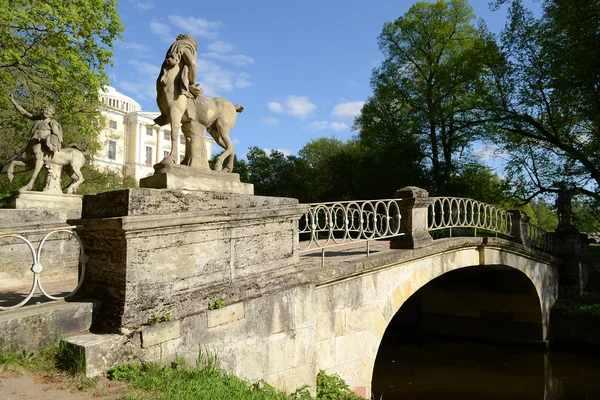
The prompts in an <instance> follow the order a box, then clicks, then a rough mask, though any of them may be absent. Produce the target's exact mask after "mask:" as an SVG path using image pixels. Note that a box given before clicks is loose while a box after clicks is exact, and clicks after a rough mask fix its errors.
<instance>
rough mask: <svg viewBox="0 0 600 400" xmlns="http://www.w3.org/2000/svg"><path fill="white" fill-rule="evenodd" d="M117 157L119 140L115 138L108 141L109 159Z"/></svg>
mask: <svg viewBox="0 0 600 400" xmlns="http://www.w3.org/2000/svg"><path fill="white" fill-rule="evenodd" d="M116 158H117V142H115V141H114V140H109V141H108V159H109V160H116Z"/></svg>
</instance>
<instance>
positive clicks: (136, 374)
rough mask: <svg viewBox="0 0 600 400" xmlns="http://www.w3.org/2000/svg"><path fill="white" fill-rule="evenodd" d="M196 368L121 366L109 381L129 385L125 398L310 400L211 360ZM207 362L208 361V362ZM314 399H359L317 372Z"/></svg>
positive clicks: (306, 395)
mask: <svg viewBox="0 0 600 400" xmlns="http://www.w3.org/2000/svg"><path fill="white" fill-rule="evenodd" d="M199 360H200V361H199V362H198V363H197V365H196V366H195V367H190V366H188V365H186V363H185V362H184V361H183V360H175V361H174V362H173V363H171V365H169V366H160V365H158V364H155V363H146V364H142V365H138V364H124V365H120V366H118V367H115V368H112V369H110V370H109V372H108V374H107V377H108V379H111V380H117V381H126V382H130V383H131V384H132V385H133V387H134V389H135V390H136V391H135V394H132V395H130V396H129V397H125V399H131V400H133V399H134V398H135V399H140V398H141V399H169V400H183V399H190V400H191V399H199V400H202V399H206V400H229V399H241V400H312V399H313V397H312V396H311V395H310V393H309V391H308V390H307V388H300V389H298V390H297V391H296V392H294V393H292V394H289V395H286V394H285V393H284V392H282V391H280V390H277V389H275V388H273V387H272V386H270V385H269V384H267V383H266V382H264V381H259V382H256V383H254V384H250V383H248V382H246V381H244V380H242V379H240V378H238V377H236V376H233V375H229V374H225V373H223V372H221V371H219V369H218V368H217V367H216V364H215V362H214V360H215V359H214V358H210V357H209V358H207V357H206V355H204V356H202V355H201V357H200V358H199ZM207 360H208V362H207ZM317 391H318V394H317V399H319V400H358V399H360V397H358V396H356V395H355V394H353V393H352V392H351V391H350V389H349V388H348V385H347V384H346V383H345V382H344V381H343V380H342V379H341V378H340V377H339V376H337V375H333V376H331V375H327V374H325V373H324V372H323V371H320V372H319V374H318V376H317Z"/></svg>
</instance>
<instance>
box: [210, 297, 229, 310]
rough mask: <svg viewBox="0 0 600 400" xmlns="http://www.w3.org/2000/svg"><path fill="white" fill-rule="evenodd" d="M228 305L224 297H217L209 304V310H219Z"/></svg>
mask: <svg viewBox="0 0 600 400" xmlns="http://www.w3.org/2000/svg"><path fill="white" fill-rule="evenodd" d="M226 305H227V303H225V301H224V300H223V299H217V300H215V301H213V302H212V303H210V304H209V305H208V309H209V310H218V309H220V308H223V307H225V306H226Z"/></svg>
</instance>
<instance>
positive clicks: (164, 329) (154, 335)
mask: <svg viewBox="0 0 600 400" xmlns="http://www.w3.org/2000/svg"><path fill="white" fill-rule="evenodd" d="M180 332H181V330H180V329H179V321H172V322H163V323H161V324H158V325H154V326H149V327H147V328H145V329H144V330H142V331H141V339H142V347H143V348H148V347H150V346H156V345H157V344H159V343H163V342H166V341H168V340H173V339H177V338H178V337H179V336H180V335H181V333H180Z"/></svg>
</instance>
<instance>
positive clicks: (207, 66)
mask: <svg viewBox="0 0 600 400" xmlns="http://www.w3.org/2000/svg"><path fill="white" fill-rule="evenodd" d="M198 71H199V73H198V78H199V83H200V87H202V89H203V90H204V96H208V97H213V96H219V95H220V93H222V92H223V91H225V92H230V91H232V90H233V89H234V87H235V88H239V89H242V88H246V87H249V86H251V85H252V82H251V81H250V75H249V74H247V73H245V72H240V73H238V72H234V71H231V70H228V69H224V68H222V67H221V66H219V65H217V64H215V63H214V62H212V61H207V60H203V59H199V60H198Z"/></svg>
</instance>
